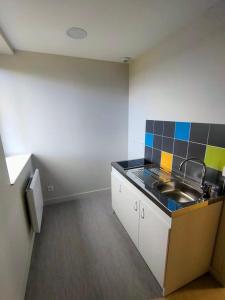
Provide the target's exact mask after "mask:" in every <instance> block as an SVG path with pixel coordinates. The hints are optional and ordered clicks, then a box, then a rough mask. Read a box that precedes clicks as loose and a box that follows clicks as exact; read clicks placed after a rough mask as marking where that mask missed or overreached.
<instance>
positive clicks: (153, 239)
mask: <svg viewBox="0 0 225 300" xmlns="http://www.w3.org/2000/svg"><path fill="white" fill-rule="evenodd" d="M111 186H112V207H113V210H114V211H115V213H116V214H117V216H118V218H119V219H120V221H121V223H122V224H123V226H124V227H125V229H126V230H127V232H128V234H129V235H130V237H131V239H132V240H133V242H134V243H135V245H136V247H137V248H138V249H139V251H140V253H141V254H142V256H143V258H144V259H145V261H146V263H147V265H148V266H149V268H150V269H151V271H152V273H153V274H154V276H155V277H156V279H157V280H158V282H159V283H160V284H161V286H162V287H163V281H164V272H165V263H166V254H167V243H168V234H169V228H170V224H171V223H170V218H169V217H168V216H167V215H166V214H165V213H164V212H162V211H161V209H160V208H158V207H157V206H156V205H155V204H154V203H152V202H151V201H150V200H149V199H148V198H147V197H146V196H145V195H144V194H143V193H142V192H140V191H139V190H138V189H137V188H136V187H134V186H133V185H132V184H131V183H130V182H129V181H128V180H127V179H126V178H124V177H123V176H122V175H120V174H119V173H118V172H117V171H116V170H114V169H113V170H112V176H111Z"/></svg>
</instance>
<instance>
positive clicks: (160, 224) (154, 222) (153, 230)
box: [139, 201, 170, 287]
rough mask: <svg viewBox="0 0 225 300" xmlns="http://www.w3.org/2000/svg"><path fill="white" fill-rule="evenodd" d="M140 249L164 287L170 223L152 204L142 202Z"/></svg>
mask: <svg viewBox="0 0 225 300" xmlns="http://www.w3.org/2000/svg"><path fill="white" fill-rule="evenodd" d="M140 216H141V217H140V225H139V251H140V253H141V255H142V256H143V258H144V260H145V261H146V263H147V265H148V266H149V268H150V269H151V271H152V273H153V274H154V276H155V277H156V279H157V280H158V282H159V283H160V285H161V286H162V287H163V284H164V274H165V266H166V255H167V245H168V236H169V230H170V224H169V223H167V222H166V220H165V219H164V218H163V217H162V216H161V215H160V214H159V213H158V212H157V211H156V210H155V209H154V208H153V207H151V206H150V205H148V204H147V203H145V202H144V201H141V202H140Z"/></svg>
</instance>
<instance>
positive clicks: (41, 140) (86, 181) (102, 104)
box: [0, 52, 128, 198]
mask: <svg viewBox="0 0 225 300" xmlns="http://www.w3.org/2000/svg"><path fill="white" fill-rule="evenodd" d="M0 82H1V83H0V85H1V86H0V89H1V103H0V105H1V123H0V124H1V130H2V140H3V144H4V148H5V151H6V153H7V154H18V153H23V152H26V153H29V152H30V153H34V154H35V156H36V164H37V166H38V167H39V168H40V169H41V174H42V179H43V180H42V182H43V184H44V188H43V190H44V194H45V198H53V197H61V196H62V197H63V196H64V195H66V196H67V195H70V194H75V193H82V192H88V191H90V190H94V189H102V188H106V187H109V186H110V162H111V161H114V160H122V159H126V158H127V132H128V67H127V66H126V65H124V64H119V63H110V62H100V61H95V60H85V59H77V58H69V57H63V56H56V55H45V54H35V53H28V52H18V53H17V54H16V55H15V56H13V57H12V56H11V57H9V56H4V55H2V56H0ZM48 184H52V185H54V187H55V190H54V192H53V193H48V192H47V185H48Z"/></svg>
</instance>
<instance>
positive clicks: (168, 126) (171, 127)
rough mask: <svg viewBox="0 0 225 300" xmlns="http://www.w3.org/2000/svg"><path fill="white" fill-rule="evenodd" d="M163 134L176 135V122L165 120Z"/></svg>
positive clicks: (167, 135)
mask: <svg viewBox="0 0 225 300" xmlns="http://www.w3.org/2000/svg"><path fill="white" fill-rule="evenodd" d="M163 127H164V128H163V135H164V136H166V137H172V138H173V137H174V131H175V122H172V121H164V126H163Z"/></svg>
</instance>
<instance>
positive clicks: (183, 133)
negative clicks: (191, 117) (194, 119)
mask: <svg viewBox="0 0 225 300" xmlns="http://www.w3.org/2000/svg"><path fill="white" fill-rule="evenodd" d="M190 128H191V123H187V122H176V124H175V139H177V140H182V141H189V138H190Z"/></svg>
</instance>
